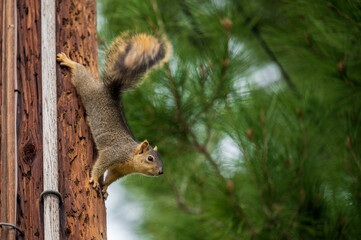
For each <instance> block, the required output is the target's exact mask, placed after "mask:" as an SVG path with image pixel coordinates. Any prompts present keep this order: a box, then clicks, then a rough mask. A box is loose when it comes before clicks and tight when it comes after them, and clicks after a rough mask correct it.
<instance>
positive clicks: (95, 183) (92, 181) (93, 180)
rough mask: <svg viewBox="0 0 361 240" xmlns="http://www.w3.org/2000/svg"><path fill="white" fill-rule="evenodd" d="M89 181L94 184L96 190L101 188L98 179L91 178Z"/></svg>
mask: <svg viewBox="0 0 361 240" xmlns="http://www.w3.org/2000/svg"><path fill="white" fill-rule="evenodd" d="M89 183H90V184H92V185H93V188H94V189H95V190H97V191H99V190H100V184H99V182H98V180H95V179H94V178H91V179H90V181H89Z"/></svg>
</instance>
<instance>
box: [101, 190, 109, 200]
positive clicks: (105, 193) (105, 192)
mask: <svg viewBox="0 0 361 240" xmlns="http://www.w3.org/2000/svg"><path fill="white" fill-rule="evenodd" d="M102 194H103V198H104V200H107V198H108V196H109V194H108V192H107V190H104V189H103V190H102Z"/></svg>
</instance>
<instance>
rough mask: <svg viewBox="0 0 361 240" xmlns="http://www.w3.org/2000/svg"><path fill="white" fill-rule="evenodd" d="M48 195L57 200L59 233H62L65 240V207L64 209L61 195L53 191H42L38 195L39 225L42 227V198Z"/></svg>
mask: <svg viewBox="0 0 361 240" xmlns="http://www.w3.org/2000/svg"><path fill="white" fill-rule="evenodd" d="M49 194H52V195H55V196H57V197H58V199H59V207H60V229H61V231H62V233H63V236H64V238H65V207H64V201H63V196H62V195H61V193H60V192H58V191H55V190H44V191H43V192H42V193H41V194H40V201H39V208H40V220H41V225H44V197H45V195H49Z"/></svg>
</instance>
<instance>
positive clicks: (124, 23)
mask: <svg viewBox="0 0 361 240" xmlns="http://www.w3.org/2000/svg"><path fill="white" fill-rule="evenodd" d="M98 31H99V34H98V38H99V55H100V59H101V56H102V52H103V51H104V49H105V48H106V46H108V45H109V43H110V41H111V40H112V39H114V38H115V37H116V36H117V35H118V34H119V33H121V32H124V31H131V32H148V33H152V34H156V35H157V34H163V35H166V36H167V38H168V39H169V41H170V42H171V43H172V45H173V54H172V57H171V59H170V61H169V63H168V64H165V65H164V66H163V67H162V68H159V69H157V70H155V71H153V72H152V73H151V74H150V75H149V76H148V79H147V81H145V82H144V84H143V85H142V86H141V87H140V88H138V89H137V90H135V91H133V92H130V93H126V94H125V95H124V98H123V101H124V106H125V113H126V116H127V119H128V123H129V125H130V127H131V129H132V130H133V132H134V134H135V136H136V137H137V138H138V140H144V139H148V141H149V142H150V144H151V145H152V146H154V145H157V146H158V148H159V152H160V154H161V156H162V158H163V162H164V169H165V174H164V175H162V176H160V177H157V178H149V177H144V176H141V175H131V176H128V177H126V178H124V179H121V180H120V181H118V182H117V183H114V184H113V185H112V186H111V189H110V195H109V198H108V200H107V202H106V204H107V208H108V211H107V214H108V236H109V239H110V240H114V239H131V240H133V239H147V240H148V239H149V240H150V239H167V240H171V239H176V240H183V239H184V240H186V239H187V240H188V239H192V240H193V239H207V240H209V239H360V236H361V227H360V226H361V185H360V184H361V183H360V180H361V159H360V158H361V152H360V150H361V142H360V137H361V136H360V133H361V111H360V110H361V91H360V90H361V40H360V39H361V2H360V1H352V0H330V1H324V0H318V1H309V0H277V1H276V0H253V1H245V0H192V1H191V0H146V1H145V0H133V1H128V0H101V1H98Z"/></svg>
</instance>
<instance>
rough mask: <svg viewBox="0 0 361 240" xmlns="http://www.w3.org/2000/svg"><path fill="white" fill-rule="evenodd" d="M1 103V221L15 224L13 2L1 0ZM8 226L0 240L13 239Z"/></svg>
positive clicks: (13, 233) (11, 230)
mask: <svg viewBox="0 0 361 240" xmlns="http://www.w3.org/2000/svg"><path fill="white" fill-rule="evenodd" d="M2 6H3V7H2V29H3V31H2V39H3V42H2V56H1V57H2V62H1V63H2V64H1V68H2V70H1V82H2V96H1V97H2V100H1V103H2V104H1V126H2V128H1V221H2V222H6V223H11V224H16V222H15V221H16V219H15V215H16V201H15V194H16V191H15V188H16V181H15V160H16V159H15V154H14V152H15V105H14V82H15V76H16V74H15V70H16V66H15V54H16V53H15V27H16V26H15V2H14V1H13V0H3V5H2ZM15 235H16V232H15V231H14V230H13V229H11V228H8V227H4V228H2V230H1V240H5V239H9V240H10V239H11V240H13V239H14V238H15Z"/></svg>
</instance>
